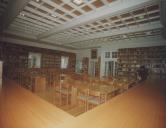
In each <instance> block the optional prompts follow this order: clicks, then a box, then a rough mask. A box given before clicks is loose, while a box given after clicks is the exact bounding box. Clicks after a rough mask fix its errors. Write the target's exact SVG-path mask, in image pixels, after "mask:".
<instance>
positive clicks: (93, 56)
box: [91, 49, 97, 59]
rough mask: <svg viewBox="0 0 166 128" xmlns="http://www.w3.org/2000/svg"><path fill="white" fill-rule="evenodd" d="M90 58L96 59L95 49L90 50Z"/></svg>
mask: <svg viewBox="0 0 166 128" xmlns="http://www.w3.org/2000/svg"><path fill="white" fill-rule="evenodd" d="M91 59H97V49H92V50H91Z"/></svg>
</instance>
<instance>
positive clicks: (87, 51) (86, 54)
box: [76, 48, 101, 71]
mask: <svg viewBox="0 0 166 128" xmlns="http://www.w3.org/2000/svg"><path fill="white" fill-rule="evenodd" d="M94 49H97V57H100V56H101V48H94ZM83 57H88V58H89V65H90V61H91V60H92V59H91V49H83V50H77V51H76V60H77V61H82V59H83ZM89 71H90V66H89Z"/></svg>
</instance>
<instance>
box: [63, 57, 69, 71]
mask: <svg viewBox="0 0 166 128" xmlns="http://www.w3.org/2000/svg"><path fill="white" fill-rule="evenodd" d="M68 61H69V57H66V56H61V69H66V68H67V67H68Z"/></svg>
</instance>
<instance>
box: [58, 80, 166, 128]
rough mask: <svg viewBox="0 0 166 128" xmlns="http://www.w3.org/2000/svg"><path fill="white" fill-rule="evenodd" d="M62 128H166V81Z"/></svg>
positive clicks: (134, 90)
mask: <svg viewBox="0 0 166 128" xmlns="http://www.w3.org/2000/svg"><path fill="white" fill-rule="evenodd" d="M58 128H166V79H163V80H161V79H155V80H151V81H147V82H144V83H141V85H138V86H136V87H134V88H132V89H131V90H129V91H128V92H126V93H124V94H121V95H120V96H117V97H115V98H113V99H112V100H110V101H109V102H108V103H106V104H104V105H101V106H99V107H96V108H95V109H93V110H91V111H89V112H87V113H85V114H83V115H80V116H79V117H77V119H75V120H74V121H70V122H69V121H67V122H65V123H64V124H62V125H61V126H59V127H58Z"/></svg>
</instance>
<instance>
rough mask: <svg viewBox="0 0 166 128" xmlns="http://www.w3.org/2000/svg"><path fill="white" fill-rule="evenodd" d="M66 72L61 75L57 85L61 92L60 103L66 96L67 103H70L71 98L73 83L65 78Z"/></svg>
mask: <svg viewBox="0 0 166 128" xmlns="http://www.w3.org/2000/svg"><path fill="white" fill-rule="evenodd" d="M66 77H67V76H66V75H65V74H61V75H60V81H59V86H57V87H56V91H57V92H59V93H60V105H62V102H63V97H65V98H66V104H67V105H68V104H69V98H70V95H71V85H70V84H69V83H68V82H67V81H66V80H65V79H66Z"/></svg>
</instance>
